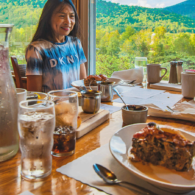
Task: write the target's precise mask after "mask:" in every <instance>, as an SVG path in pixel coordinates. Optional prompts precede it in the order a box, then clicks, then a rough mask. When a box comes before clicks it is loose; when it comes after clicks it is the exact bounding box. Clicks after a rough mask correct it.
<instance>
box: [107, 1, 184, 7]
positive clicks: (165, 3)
mask: <svg viewBox="0 0 195 195" xmlns="http://www.w3.org/2000/svg"><path fill="white" fill-rule="evenodd" d="M106 1H111V2H113V3H119V4H123V5H130V6H132V5H134V6H135V5H137V6H141V7H148V8H164V7H168V6H172V5H175V4H178V3H181V2H184V1H186V0H106Z"/></svg>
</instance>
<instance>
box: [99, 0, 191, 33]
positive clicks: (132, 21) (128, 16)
mask: <svg viewBox="0 0 195 195" xmlns="http://www.w3.org/2000/svg"><path fill="white" fill-rule="evenodd" d="M97 26H100V27H104V28H106V27H108V26H112V27H113V28H117V29H119V30H121V32H123V31H124V29H125V28H126V27H127V26H132V27H133V28H134V29H136V30H137V31H140V30H141V29H148V28H149V29H153V30H154V29H155V28H156V27H157V26H164V27H165V28H166V30H167V32H172V33H177V32H195V21H194V20H193V19H191V18H189V17H186V16H182V15H179V14H176V13H170V12H169V11H167V10H165V9H159V8H154V9H151V8H144V7H138V6H128V5H119V4H116V3H112V2H106V1H103V0H97Z"/></svg>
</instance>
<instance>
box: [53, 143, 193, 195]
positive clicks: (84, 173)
mask: <svg viewBox="0 0 195 195" xmlns="http://www.w3.org/2000/svg"><path fill="white" fill-rule="evenodd" d="M95 163H97V164H100V165H103V166H105V167H106V168H108V169H110V170H111V171H112V172H114V173H115V174H116V176H117V178H118V179H120V180H123V181H128V182H131V183H134V184H137V185H140V186H142V187H143V188H147V189H149V190H150V191H152V192H154V193H156V194H158V195H165V194H166V195H172V194H173V193H169V192H167V191H166V192H165V191H163V190H161V189H159V188H157V187H155V186H153V185H151V184H149V183H148V182H146V181H144V180H142V179H140V178H138V177H136V176H135V175H133V174H132V173H130V172H129V171H127V169H125V168H124V167H123V166H122V165H120V164H119V163H118V162H117V161H116V160H115V159H114V158H113V156H112V155H111V153H110V151H109V145H108V144H106V145H104V146H101V147H100V148H98V149H96V150H93V151H92V152H90V153H88V154H86V155H84V156H82V157H80V158H78V159H76V160H74V161H72V162H71V163H68V164H66V165H64V166H62V167H60V168H58V169H57V170H56V171H58V172H60V173H62V174H64V175H67V176H68V177H71V178H74V179H76V180H78V181H80V182H82V183H85V184H87V185H89V186H92V187H95V188H97V189H100V190H103V191H104V192H106V193H109V194H113V195H129V194H131V195H137V194H141V193H138V191H135V188H132V187H131V186H127V185H125V186H126V187H127V188H126V187H123V186H120V185H108V184H106V183H105V182H104V181H103V180H102V179H101V178H100V177H99V176H98V175H97V174H96V173H95V171H94V169H93V164H95ZM133 189H134V190H133ZM193 194H195V191H193V192H190V193H187V194H185V195H193Z"/></svg>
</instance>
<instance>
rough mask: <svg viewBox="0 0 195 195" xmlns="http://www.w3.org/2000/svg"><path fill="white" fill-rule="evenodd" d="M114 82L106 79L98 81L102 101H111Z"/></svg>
mask: <svg viewBox="0 0 195 195" xmlns="http://www.w3.org/2000/svg"><path fill="white" fill-rule="evenodd" d="M114 83H115V82H108V81H103V82H102V81H98V82H97V84H98V90H99V91H101V92H102V95H101V101H102V102H111V101H112V99H113V90H112V88H113V85H114Z"/></svg>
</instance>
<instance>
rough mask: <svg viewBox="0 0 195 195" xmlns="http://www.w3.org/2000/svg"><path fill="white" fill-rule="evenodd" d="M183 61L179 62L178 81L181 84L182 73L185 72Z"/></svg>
mask: <svg viewBox="0 0 195 195" xmlns="http://www.w3.org/2000/svg"><path fill="white" fill-rule="evenodd" d="M182 65H183V61H178V62H177V81H178V83H179V84H181V73H182V72H183V67H182Z"/></svg>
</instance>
